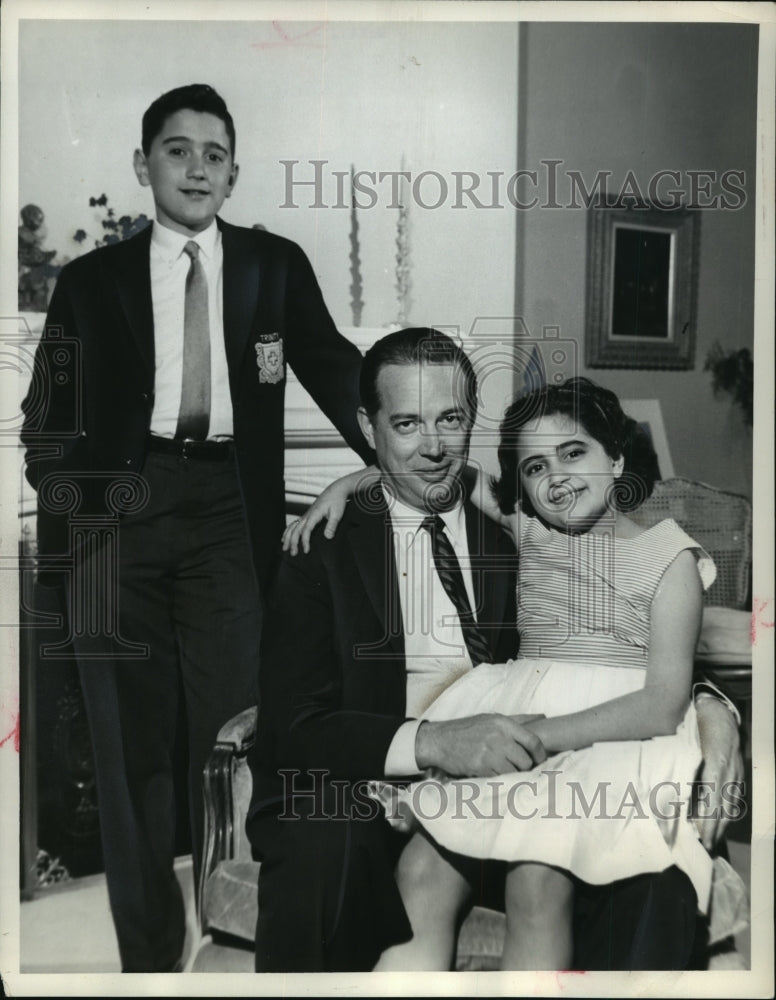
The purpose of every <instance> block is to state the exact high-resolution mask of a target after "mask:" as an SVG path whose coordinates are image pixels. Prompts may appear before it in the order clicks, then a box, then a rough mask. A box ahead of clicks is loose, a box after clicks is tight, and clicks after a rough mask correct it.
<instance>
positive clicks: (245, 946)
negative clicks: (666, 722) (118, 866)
mask: <svg viewBox="0 0 776 1000" xmlns="http://www.w3.org/2000/svg"><path fill="white" fill-rule="evenodd" d="M632 516H633V518H634V520H637V521H638V522H639V523H640V524H642V525H643V526H644V527H650V526H651V525H653V524H655V523H657V522H658V521H660V520H662V519H663V518H666V517H672V518H673V519H674V520H675V521H677V523H678V524H680V525H681V526H682V527H683V528H684V529H685V530H686V531H687V532H688V533H689V534H690V535H692V536H693V537H694V538H695V539H696V540H697V541H698V542H699V544H701V545H702V546H703V547H704V548H705V549H706V550H707V552H708V553H709V554H710V555H711V556H712V558H713V559H714V561H715V563H716V565H717V571H718V575H717V579H716V581H715V583H714V584H713V585H712V587H711V588H710V589H709V591H708V592H707V593H706V595H705V601H706V603H707V604H708V605H725V606H726V607H728V608H737V609H742V608H744V607H745V605H746V602H747V598H748V591H749V569H750V564H751V520H752V516H751V507H750V504H749V502H748V500H746V499H745V498H744V497H739V496H735V495H734V494H732V493H725V492H723V491H722V490H717V489H714V488H713V487H711V486H706V485H704V484H702V483H694V482H691V481H689V480H686V479H669V480H665V481H663V482H659V483H658V484H657V485H656V488H655V491H654V493H653V495H652V496H651V497H650V499H649V500H648V501H647V502H646V503H644V504H643V505H642V507H640V508H639V510H638V511H637V512H635V514H633V515H632ZM703 672H704V673H705V674H706V675H707V676H709V677H710V679H712V680H714V681H715V682H717V683H721V686H723V687H725V686H728V689H729V687H730V685H731V684H733V683H740V682H742V681H743V688H742V690H743V694H742V695H741V697H743V698H746V690H745V688H746V685H747V684H748V685H749V695H748V697H749V698H750V699H751V664H750V665H749V666H748V667H746V666H740V665H739V666H734V667H723V666H719V665H717V664H715V665H714V666H713V667H710V666H708V665H704V666H703ZM255 728H256V710H255V709H248V710H247V711H245V712H243V713H241V714H240V715H238V716H236V717H235V718H234V719H232V720H230V721H229V722H228V723H227V724H226V725H225V726H224V727H223V729H222V730H221V732H220V733H219V735H218V742H217V743H216V746H215V748H214V751H213V754H212V756H211V759H210V761H209V763H208V766H207V768H206V770H205V775H204V795H205V807H206V814H205V823H206V826H205V853H204V859H203V865H202V872H201V876H200V884H199V886H198V902H199V914H200V923H201V930H202V933H203V943H202V944H201V945H200V948H199V950H198V953H197V955H196V958H195V961H194V964H193V967H192V971H216V970H217V971H221V972H224V971H235V972H238V971H240V972H242V971H245V972H247V971H252V969H253V939H254V930H255V926H256V916H257V912H258V910H257V893H256V887H257V883H258V867H259V866H258V863H257V862H255V861H253V860H252V859H251V853H250V845H249V843H248V841H247V837H246V835H245V829H244V823H245V814H246V810H247V808H248V802H249V800H250V790H251V774H250V770H249V768H248V764H247V761H246V755H247V753H248V750H249V748H250V746H251V743H252V741H253V739H254V734H255ZM504 926H505V924H504V915H503V914H501V913H497V912H496V911H494V910H487V909H483V908H480V907H475V908H474V909H473V910H472V912H471V913H470V914H469V916H468V917H467V919H466V920H465V921H464V924H463V926H462V928H461V933H460V935H459V939H458V952H457V963H456V964H457V968H458V969H462V970H463V969H468V970H487V969H497V968H498V965H499V958H500V955H501V951H502V948H503V940H504Z"/></svg>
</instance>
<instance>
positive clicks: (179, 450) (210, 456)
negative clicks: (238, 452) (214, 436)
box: [148, 434, 234, 462]
mask: <svg viewBox="0 0 776 1000" xmlns="http://www.w3.org/2000/svg"><path fill="white" fill-rule="evenodd" d="M233 448H234V442H233V441H232V440H231V439H229V440H226V441H195V440H194V439H193V438H166V437H159V436H158V435H156V434H149V435H148V450H149V451H157V452H160V453H161V454H162V455H176V456H177V457H178V458H196V459H204V460H206V461H209V462H225V461H226V460H227V459H228V458H229V457H230V456H231V454H232V451H233Z"/></svg>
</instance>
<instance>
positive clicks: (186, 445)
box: [181, 438, 199, 458]
mask: <svg viewBox="0 0 776 1000" xmlns="http://www.w3.org/2000/svg"><path fill="white" fill-rule="evenodd" d="M198 443H199V442H198V441H197V440H196V439H195V438H183V440H182V441H181V458H189V457H190V455H191V451H190V450H189V449H190V447H191V449H192V450H193V448H194V446H196V445H197V444H198Z"/></svg>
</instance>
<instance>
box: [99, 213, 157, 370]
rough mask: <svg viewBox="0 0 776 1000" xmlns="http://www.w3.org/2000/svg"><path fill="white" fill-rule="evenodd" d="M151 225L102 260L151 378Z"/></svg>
mask: <svg viewBox="0 0 776 1000" xmlns="http://www.w3.org/2000/svg"><path fill="white" fill-rule="evenodd" d="M151 229H152V227H151V226H147V227H146V228H145V229H144V230H143V231H142V232H141V233H138V235H137V236H134V237H133V238H132V239H130V240H126V241H125V242H124V243H120V244H118V245H117V246H116V248H115V251H114V252H113V254H111V255H110V256H107V255H106V256H104V257H103V260H104V261H105V263H106V267H108V268H109V269H110V270H111V271H112V274H113V278H114V280H115V283H116V291H117V294H118V300H119V303H120V307H121V309H122V311H123V313H124V316H125V318H126V321H127V325H128V326H129V330H130V333H131V334H132V338H133V339H134V341H135V346H136V347H137V350H138V353H139V354H140V357H141V359H142V362H143V366H144V368H145V371H146V374H147V375H148V377H149V378H150V382H151V385H153V378H154V310H153V303H152V300H151V257H150V251H151Z"/></svg>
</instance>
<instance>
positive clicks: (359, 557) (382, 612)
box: [349, 496, 404, 658]
mask: <svg viewBox="0 0 776 1000" xmlns="http://www.w3.org/2000/svg"><path fill="white" fill-rule="evenodd" d="M374 499H375V498H374V496H370V497H369V499H366V500H365V499H359V497H358V496H356V497H354V498H353V500H352V501H351V502H352V503H353V504H354V506H355V508H356V514H355V516H354V517H353V518H352V520H351V523H350V526H349V532H350V534H349V543H350V546H351V551H352V553H353V558H354V560H355V563H356V567H357V569H358V572H359V575H360V577H361V583H362V584H363V587H364V591H365V592H366V595H367V597H368V598H369V601H370V603H371V604H372V607H373V609H374V611H375V614H376V615H377V618H378V620H379V621H380V624H381V625H382V628H383V635H384V636H385V645H386V652H387V651H389V650H390V651H391V652H392V653H393V654H394V655H395V656H397V657H399V658H403V657H404V624H403V621H402V614H401V603H400V600H399V587H398V583H397V581H396V561H395V558H394V554H393V542H392V539H391V519H390V516H389V514H388V508H387V507H386V505H385V503H384V502H382V498H380V500H379V501H378V504H377V509H375V502H374ZM359 504H362V506H361V508H360V509H359V508H358V505H359Z"/></svg>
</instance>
